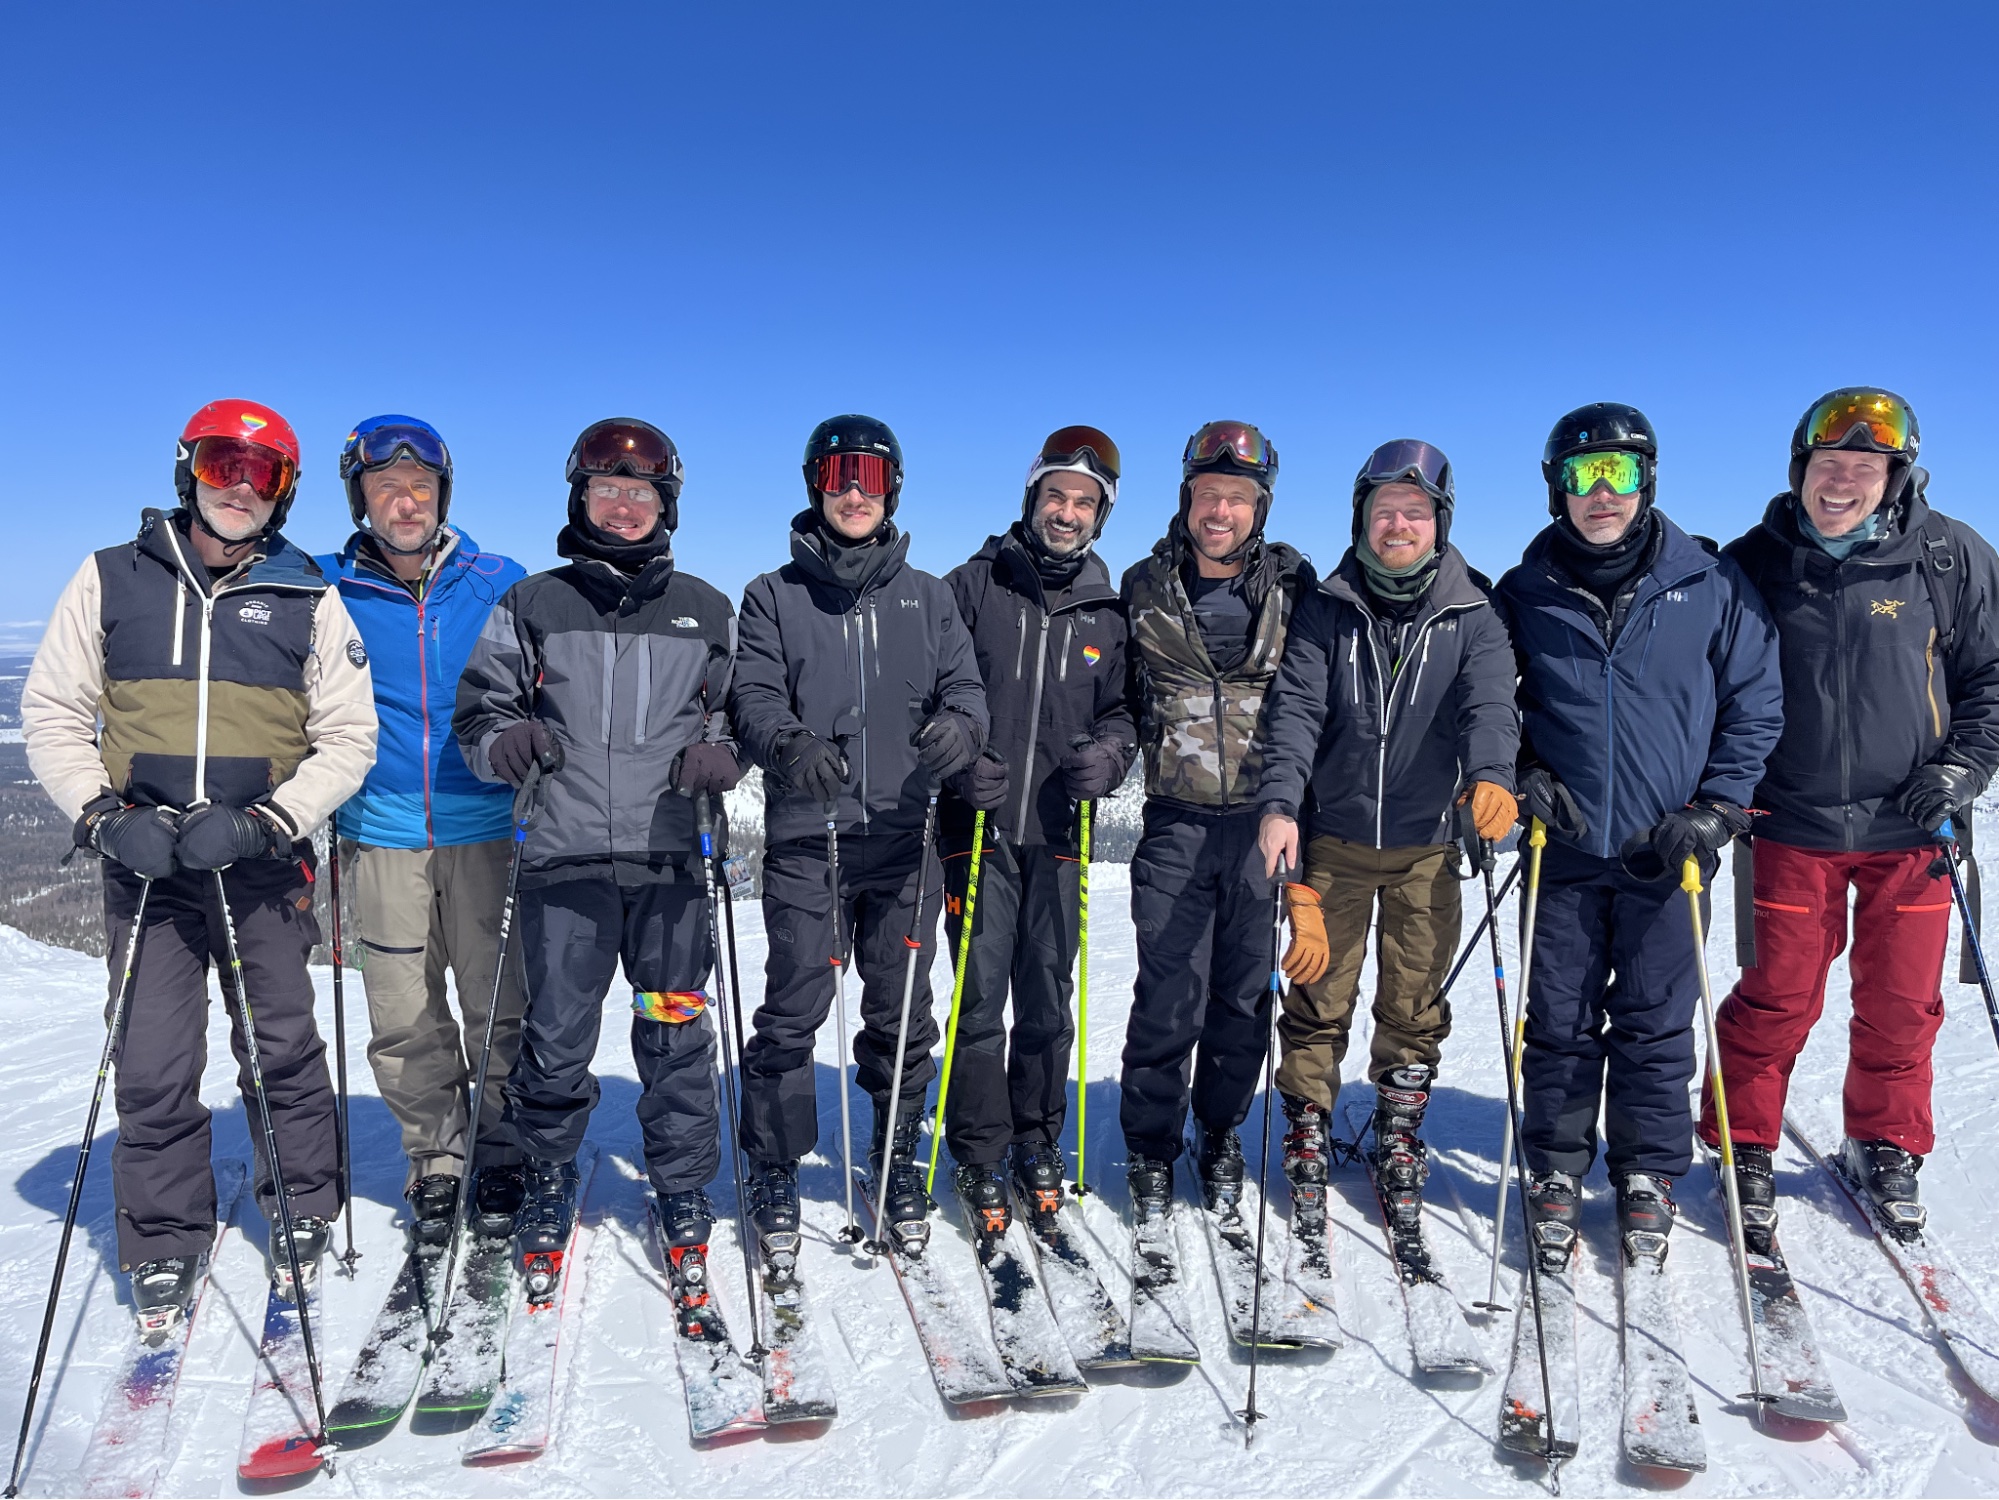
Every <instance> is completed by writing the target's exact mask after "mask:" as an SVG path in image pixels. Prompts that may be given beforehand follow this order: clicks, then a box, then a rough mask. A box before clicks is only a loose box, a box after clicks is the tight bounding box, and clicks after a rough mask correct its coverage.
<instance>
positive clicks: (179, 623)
mask: <svg viewBox="0 0 1999 1500" xmlns="http://www.w3.org/2000/svg"><path fill="white" fill-rule="evenodd" d="M186 634H187V580H186V579H185V578H183V577H181V576H180V575H179V574H178V573H176V574H175V575H174V665H175V666H179V665H180V659H181V640H182V637H184V636H185V635H186ZM1930 634H1931V635H1932V637H1934V636H1935V634H1936V632H1935V631H1931V632H1930Z"/></svg>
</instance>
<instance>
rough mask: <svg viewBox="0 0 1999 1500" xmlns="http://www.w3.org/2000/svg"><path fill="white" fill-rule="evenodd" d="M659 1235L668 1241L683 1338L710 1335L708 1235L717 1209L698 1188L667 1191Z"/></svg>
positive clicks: (661, 1202) (668, 1267)
mask: <svg viewBox="0 0 1999 1500" xmlns="http://www.w3.org/2000/svg"><path fill="white" fill-rule="evenodd" d="M656 1211H657V1212H658V1214H659V1232H660V1238H661V1239H663V1240H665V1241H666V1274H667V1277H668V1279H670V1280H671V1281H672V1283H673V1311H674V1317H675V1319H676V1320H677V1321H678V1323H679V1325H680V1334H681V1337H683V1338H696V1339H705V1338H708V1337H710V1336H711V1333H712V1320H711V1319H710V1318H709V1316H708V1308H709V1302H708V1236H709V1234H710V1233H711V1232H712V1231H713V1230H714V1228H715V1210H714V1209H713V1208H712V1207H711V1206H710V1205H709V1203H708V1195H707V1194H706V1193H704V1192H702V1191H701V1189H699V1188H690V1189H689V1190H688V1191H686V1192H684V1193H668V1194H667V1195H666V1196H665V1197H663V1198H661V1199H660V1200H659V1202H658V1207H657V1210H656Z"/></svg>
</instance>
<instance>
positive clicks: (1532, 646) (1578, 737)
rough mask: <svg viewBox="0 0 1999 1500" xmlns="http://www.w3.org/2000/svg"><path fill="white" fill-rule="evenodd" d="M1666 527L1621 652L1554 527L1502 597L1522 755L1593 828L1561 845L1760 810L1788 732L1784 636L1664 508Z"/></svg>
mask: <svg viewBox="0 0 1999 1500" xmlns="http://www.w3.org/2000/svg"><path fill="white" fill-rule="evenodd" d="M1659 524H1660V526H1661V527H1662V528H1663V530H1664V533H1665V534H1664V538H1663V540H1662V541H1661V543H1660V546H1659V554H1658V556H1657V558H1656V559H1655V560H1654V561H1653V563H1652V565H1651V567H1650V568H1649V569H1647V570H1646V572H1645V574H1644V575H1643V577H1642V578H1641V580H1640V581H1639V583H1638V587H1637V592H1636V594H1635V596H1634V597H1633V599H1632V602H1631V606H1630V609H1629V612H1628V613H1627V614H1626V615H1625V618H1624V624H1623V626H1622V628H1621V629H1620V630H1619V631H1618V633H1617V638H1616V644H1615V646H1611V645H1607V644H1606V643H1605V640H1604V632H1603V627H1602V625H1601V623H1600V620H1601V616H1602V609H1601V606H1600V605H1598V604H1597V602H1596V601H1595V599H1594V598H1592V597H1591V596H1590V595H1589V594H1588V593H1587V591H1585V590H1584V589H1583V588H1582V586H1581V585H1580V584H1578V583H1577V582H1576V581H1575V580H1574V579H1572V578H1571V577H1570V576H1569V575H1568V573H1567V572H1566V571H1564V569H1563V568H1562V567H1561V565H1560V563H1559V561H1558V559H1559V556H1560V553H1559V552H1558V551H1557V550H1556V548H1555V546H1554V528H1553V527H1552V526H1550V527H1548V528H1546V529H1545V530H1543V531H1542V532H1541V534H1540V535H1538V536H1537V537H1535V538H1534V540H1533V541H1532V542H1530V543H1528V546H1527V553H1526V555H1525V556H1524V557H1522V558H1521V560H1520V565H1519V566H1518V567H1516V568H1514V569H1513V570H1512V571H1510V572H1509V573H1507V575H1506V576H1505V577H1504V578H1502V579H1500V580H1499V591H1498V594H1497V595H1496V597H1495V601H1494V602H1495V603H1497V604H1498V606H1499V612H1500V616H1501V618H1503V619H1504V620H1505V622H1506V626H1507V629H1508V631H1509V632H1510V633H1511V634H1512V637H1513V649H1514V653H1515V655H1516V656H1517V657H1518V659H1519V663H1520V710H1521V718H1522V730H1523V735H1524V739H1525V741H1526V747H1527V748H1526V750H1525V753H1526V755H1527V756H1528V757H1529V758H1530V760H1532V761H1538V763H1539V764H1541V765H1544V766H1546V767H1547V768H1548V769H1549V770H1550V771H1552V772H1553V773H1554V774H1555V776H1556V777H1557V778H1558V779H1559V780H1560V781H1561V782H1562V784H1563V785H1564V786H1566V787H1567V788H1568V789H1569V791H1570V792H1571V793H1572V794H1573V795H1574V797H1575V799H1576V802H1577V803H1578V805H1579V806H1580V807H1581V809H1582V814H1583V817H1584V818H1585V819H1586V820H1587V821H1588V823H1589V834H1588V835H1587V837H1585V838H1583V839H1581V840H1566V839H1565V840H1564V842H1569V843H1573V844H1574V845H1575V846H1576V847H1577V848H1579V849H1581V850H1582V851H1583V852H1584V853H1587V854H1593V855H1596V856H1598V857H1599V858H1603V859H1611V858H1614V857H1616V854H1617V851H1618V849H1619V847H1620V846H1621V845H1622V844H1623V843H1624V841H1625V840H1626V839H1628V838H1629V837H1630V836H1631V835H1632V834H1634V833H1639V832H1642V831H1643V830H1645V829H1648V828H1650V827H1652V826H1653V825H1654V824H1656V823H1657V822H1658V821H1659V819H1660V818H1662V817H1664V816H1665V815H1666V814H1667V813H1668V812H1671V811H1673V810H1675V809H1677V808H1681V807H1684V806H1686V804H1687V803H1688V802H1690V801H1692V800H1693V799H1694V798H1695V797H1719V798H1723V799H1725V800H1727V801H1729V802H1732V803H1734V804H1735V805H1736V806H1738V807H1747V806H1749V803H1750V800H1751V799H1752V798H1753V797H1754V796H1755V794H1756V786H1757V783H1758V782H1760V781H1761V780H1762V779H1763V764H1764V762H1765V761H1766V760H1768V759H1769V757H1770V752H1771V751H1772V750H1774V749H1775V748H1776V745H1777V740H1778V738H1779V736H1781V735H1782V733H1783V730H1784V681H1783V674H1782V669H1781V668H1780V666H1779V664H1778V657H1777V631H1776V627H1775V626H1774V625H1773V624H1772V623H1771V621H1770V614H1769V611H1768V610H1766V609H1765V608H1764V606H1763V601H1762V599H1761V598H1760V597H1759V596H1758V594H1757V592H1756V590H1755V589H1754V588H1753V587H1752V586H1751V585H1750V583H1749V580H1748V579H1747V578H1745V577H1744V576H1743V574H1742V570H1741V569H1740V568H1738V567H1737V566H1736V565H1735V564H1734V563H1732V562H1730V561H1728V560H1727V559H1725V558H1722V557H1719V556H1717V555H1716V554H1715V553H1713V552H1711V551H1710V550H1708V548H1707V547H1705V546H1704V545H1702V544H1701V543H1700V542H1698V541H1696V540H1695V539H1694V538H1692V537H1690V536H1688V535H1687V534H1686V533H1685V532H1684V531H1682V530H1680V528H1679V527H1677V526H1675V525H1674V524H1673V523H1672V521H1670V520H1669V519H1667V517H1666V516H1665V515H1664V514H1663V513H1662V514H1661V515H1660V516H1659ZM1549 836H1550V837H1551V838H1560V837H1561V835H1558V834H1556V833H1555V831H1554V830H1553V829H1550V830H1549Z"/></svg>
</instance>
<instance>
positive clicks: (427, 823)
mask: <svg viewBox="0 0 1999 1500" xmlns="http://www.w3.org/2000/svg"><path fill="white" fill-rule="evenodd" d="M426 623H427V619H426V615H425V612H424V601H423V600H421V599H419V600H417V601H416V676H417V681H418V682H419V683H421V684H422V687H421V689H420V690H419V693H418V701H419V703H420V705H421V707H422V709H423V846H424V848H426V849H435V848H436V847H437V830H436V828H434V827H433V826H432V824H431V815H430V654H429V652H428V651H426V650H425V648H424V640H423V636H424V626H425V624H426Z"/></svg>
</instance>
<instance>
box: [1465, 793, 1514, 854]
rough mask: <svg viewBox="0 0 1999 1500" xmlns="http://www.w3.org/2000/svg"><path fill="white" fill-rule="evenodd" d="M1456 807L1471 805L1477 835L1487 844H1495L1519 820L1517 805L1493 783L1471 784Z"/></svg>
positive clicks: (1512, 796)
mask: <svg viewBox="0 0 1999 1500" xmlns="http://www.w3.org/2000/svg"><path fill="white" fill-rule="evenodd" d="M1458 805H1459V806H1460V807H1464V806H1467V805H1469V806H1470V808H1471V818H1472V822H1473V824H1474V825H1475V826H1476V827H1477V829H1478V836H1479V837H1480V838H1482V839H1485V840H1486V841H1487V842H1489V843H1494V844H1496V843H1498V842H1499V841H1500V840H1501V839H1503V838H1505V837H1506V835H1507V834H1508V833H1509V832H1510V831H1511V830H1512V828H1513V825H1514V824H1515V823H1517V822H1519V821H1520V803H1519V802H1518V801H1517V800H1516V799H1515V798H1514V795H1513V793H1511V792H1509V791H1508V790H1507V789H1506V788H1505V787H1503V786H1501V785H1500V784H1499V783H1498V782H1496V781H1474V782H1473V783H1472V784H1471V785H1470V786H1469V787H1467V788H1466V789H1465V794H1464V795H1463V796H1462V797H1460V798H1458Z"/></svg>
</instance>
